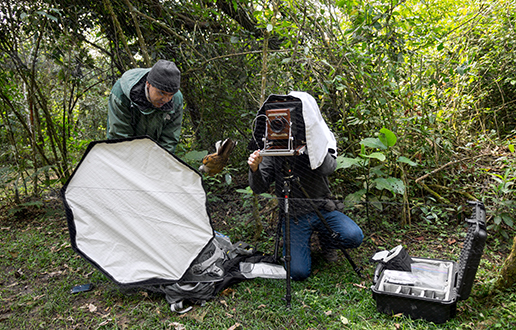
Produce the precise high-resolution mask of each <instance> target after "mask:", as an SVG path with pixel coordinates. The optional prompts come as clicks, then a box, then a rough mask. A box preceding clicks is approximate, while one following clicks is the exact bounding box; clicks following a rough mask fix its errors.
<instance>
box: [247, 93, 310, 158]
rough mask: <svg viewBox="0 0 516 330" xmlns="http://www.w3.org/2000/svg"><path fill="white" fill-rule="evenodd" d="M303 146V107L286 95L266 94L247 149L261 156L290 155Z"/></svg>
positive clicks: (299, 101)
mask: <svg viewBox="0 0 516 330" xmlns="http://www.w3.org/2000/svg"><path fill="white" fill-rule="evenodd" d="M305 146H306V137H305V122H304V120H303V104H302V102H301V100H300V99H298V98H296V97H293V96H290V95H275V94H272V95H269V97H268V98H267V100H266V101H265V102H264V103H263V105H262V107H261V108H260V110H259V111H258V114H257V116H256V119H255V127H254V131H253V141H251V143H250V145H249V147H250V149H251V150H256V149H260V150H261V151H260V155H262V156H294V155H298V154H300V153H302V152H303V151H304V149H305Z"/></svg>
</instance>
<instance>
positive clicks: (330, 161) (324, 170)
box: [315, 152, 337, 176]
mask: <svg viewBox="0 0 516 330" xmlns="http://www.w3.org/2000/svg"><path fill="white" fill-rule="evenodd" d="M336 169H337V160H336V159H335V158H334V157H333V156H332V154H330V153H329V152H328V153H327V154H326V157H325V158H324V161H323V163H322V164H321V166H319V167H318V168H316V169H315V170H316V171H317V172H319V174H321V175H324V176H328V175H330V174H332V173H333V172H335V170H336Z"/></svg>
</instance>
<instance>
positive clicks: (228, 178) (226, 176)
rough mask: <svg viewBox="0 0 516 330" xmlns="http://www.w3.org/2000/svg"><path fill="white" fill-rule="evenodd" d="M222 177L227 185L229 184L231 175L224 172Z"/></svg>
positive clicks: (231, 180)
mask: <svg viewBox="0 0 516 330" xmlns="http://www.w3.org/2000/svg"><path fill="white" fill-rule="evenodd" d="M224 179H225V181H226V184H227V185H230V184H231V182H233V177H232V176H231V174H229V173H226V175H224Z"/></svg>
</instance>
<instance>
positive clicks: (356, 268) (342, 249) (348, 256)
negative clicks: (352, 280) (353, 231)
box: [340, 248, 363, 278]
mask: <svg viewBox="0 0 516 330" xmlns="http://www.w3.org/2000/svg"><path fill="white" fill-rule="evenodd" d="M340 250H341V251H342V253H344V256H345V257H346V259H348V261H349V264H350V265H351V267H353V270H354V271H355V273H357V275H358V277H360V278H363V276H362V268H360V267H358V266H357V265H356V264H355V262H354V261H353V259H351V256H350V255H349V253H348V251H346V249H345V248H341V249H340Z"/></svg>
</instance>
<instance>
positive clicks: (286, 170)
mask: <svg viewBox="0 0 516 330" xmlns="http://www.w3.org/2000/svg"><path fill="white" fill-rule="evenodd" d="M293 179H294V176H293V174H292V168H291V167H290V162H289V160H288V158H285V161H284V162H283V197H284V198H285V204H284V209H283V214H284V218H283V220H282V221H285V220H286V221H285V268H286V271H287V279H286V280H287V281H286V291H287V292H286V294H285V301H286V302H287V308H290V306H291V305H290V301H291V299H292V294H291V283H290V260H291V258H292V256H291V253H290V221H289V204H288V203H289V197H290V190H291V182H292V180H293ZM282 221H279V223H278V229H277V230H278V232H277V233H276V235H277V236H276V243H275V246H274V257H275V258H276V260H277V259H278V255H279V241H280V236H281V227H282V226H281V224H282Z"/></svg>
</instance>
